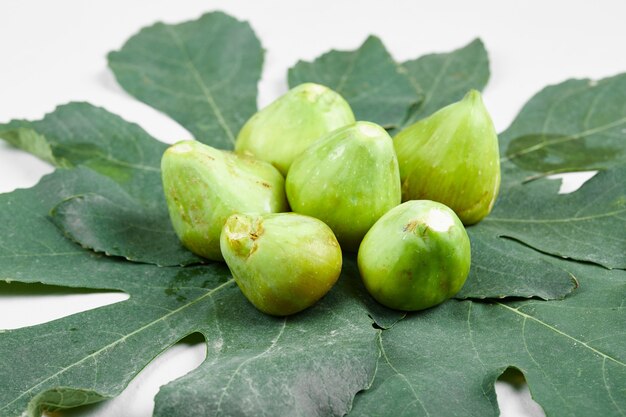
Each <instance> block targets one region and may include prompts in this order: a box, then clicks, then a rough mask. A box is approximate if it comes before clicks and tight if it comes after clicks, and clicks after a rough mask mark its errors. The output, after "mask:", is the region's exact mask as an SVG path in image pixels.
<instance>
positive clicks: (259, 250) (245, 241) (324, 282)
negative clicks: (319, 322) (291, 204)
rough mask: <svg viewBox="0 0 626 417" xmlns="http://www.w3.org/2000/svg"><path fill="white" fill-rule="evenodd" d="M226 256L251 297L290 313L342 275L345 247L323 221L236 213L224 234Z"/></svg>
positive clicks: (270, 310) (266, 308)
mask: <svg viewBox="0 0 626 417" xmlns="http://www.w3.org/2000/svg"><path fill="white" fill-rule="evenodd" d="M220 243H221V248H222V254H223V255H224V259H225V260H226V264H227V265H228V267H229V268H230V271H231V272H232V274H233V277H234V278H235V282H237V285H238V286H239V288H240V289H241V291H242V292H243V294H244V295H245V296H246V298H247V299H248V300H249V301H250V302H251V303H252V304H253V305H254V306H255V307H256V308H258V309H259V310H261V311H262V312H264V313H267V314H271V315H274V316H286V315H289V314H294V313H297V312H299V311H302V310H304V309H305V308H308V307H310V306H312V305H313V304H315V303H316V302H317V301H318V300H319V299H320V298H322V297H323V296H324V295H325V294H326V293H327V292H328V291H329V290H330V289H331V287H332V286H333V285H334V284H335V282H336V281H337V279H338V278H339V274H340V273H341V264H342V257H341V249H340V247H339V243H338V242H337V239H336V238H335V235H334V234H333V232H332V231H331V230H330V228H329V227H328V226H326V225H325V224H324V223H323V222H321V221H319V220H317V219H314V218H312V217H308V216H302V215H299V214H295V213H279V214H233V215H232V216H230V217H229V218H228V220H226V223H225V224H224V228H223V230H222V235H221V238H220Z"/></svg>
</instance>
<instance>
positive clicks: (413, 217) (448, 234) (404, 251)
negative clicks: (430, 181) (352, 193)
mask: <svg viewBox="0 0 626 417" xmlns="http://www.w3.org/2000/svg"><path fill="white" fill-rule="evenodd" d="M470 257H471V254H470V240H469V237H468V236H467V232H466V231H465V228H464V227H463V224H462V223H461V221H460V220H459V218H458V217H457V215H456V214H455V213H454V211H452V210H451V209H450V208H448V207H446V206H444V205H443V204H441V203H437V202H435V201H429V200H413V201H407V202H406V203H403V204H400V205H399V206H397V207H396V208H394V209H392V210H390V211H389V212H387V214H385V215H384V216H383V217H381V218H380V220H378V222H376V224H375V225H374V226H373V227H372V229H371V230H370V231H369V232H367V235H365V238H364V239H363V242H362V243H361V247H360V248H359V254H358V265H359V271H360V273H361V278H362V279H363V282H364V283H365V287H366V288H367V290H368V291H369V293H370V294H371V295H372V296H373V297H374V298H375V299H376V300H377V301H378V302H380V303H381V304H384V305H386V306H387V307H390V308H395V309H397V310H405V311H416V310H423V309H425V308H429V307H433V306H435V305H437V304H440V303H442V302H443V301H445V300H447V299H448V298H450V297H452V296H454V295H455V294H456V293H457V292H459V290H460V289H461V287H462V286H463V284H464V283H465V280H466V278H467V275H468V274H469V270H470Z"/></svg>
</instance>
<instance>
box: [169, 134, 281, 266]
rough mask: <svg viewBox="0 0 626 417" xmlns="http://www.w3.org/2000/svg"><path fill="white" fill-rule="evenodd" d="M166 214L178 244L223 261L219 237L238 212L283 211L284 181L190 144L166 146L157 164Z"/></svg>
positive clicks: (250, 163)
mask: <svg viewBox="0 0 626 417" xmlns="http://www.w3.org/2000/svg"><path fill="white" fill-rule="evenodd" d="M161 174H162V180H163V190H164V193H165V199H166V201H167V208H168V211H169V214H170V219H171V221H172V225H173V226H174V230H175V231H176V234H177V235H178V238H179V239H180V241H181V242H182V244H183V245H184V246H185V247H186V248H187V249H189V250H190V251H192V252H193V253H195V254H197V255H200V256H203V257H205V258H208V259H211V260H214V261H221V260H223V258H222V254H221V252H220V233H221V231H222V226H223V225H224V222H225V221H226V219H227V218H228V217H229V216H230V215H231V214H233V213H236V212H240V211H248V212H259V213H273V212H281V211H286V210H287V199H286V197H285V192H284V184H285V181H284V179H283V176H282V175H281V174H280V172H278V171H277V170H276V168H274V167H273V166H272V165H270V164H268V163H266V162H263V161H257V160H255V159H253V158H251V157H245V156H240V155H236V154H235V153H232V152H227V151H221V150H218V149H215V148H212V147H210V146H207V145H204V144H202V143H200V142H196V141H194V140H187V141H182V142H178V143H176V144H174V145H172V146H170V147H169V148H168V149H167V150H166V151H165V153H164V154H163V157H162V159H161Z"/></svg>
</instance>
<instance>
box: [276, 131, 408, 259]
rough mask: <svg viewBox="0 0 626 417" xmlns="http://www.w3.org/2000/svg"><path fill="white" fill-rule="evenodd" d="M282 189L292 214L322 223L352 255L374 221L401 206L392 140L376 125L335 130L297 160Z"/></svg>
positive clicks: (396, 163)
mask: <svg viewBox="0 0 626 417" xmlns="http://www.w3.org/2000/svg"><path fill="white" fill-rule="evenodd" d="M286 188H287V199H288V200H289V204H290V205H291V209H292V210H293V211H295V212H296V213H302V214H306V215H309V216H313V217H316V218H318V219H320V220H322V221H323V222H324V223H326V224H327V225H328V226H330V228H331V229H332V230H333V232H335V235H336V236H337V239H338V240H339V243H341V247H342V248H343V249H344V250H350V251H356V250H357V249H358V247H359V243H360V242H361V239H363V236H365V233H367V231H368V230H369V229H370V227H372V225H373V224H374V223H375V222H376V220H378V219H379V218H380V216H382V215H383V214H385V213H386V212H387V211H388V210H390V209H392V208H393V207H395V206H397V205H398V204H400V197H401V193H400V174H399V172H398V161H397V159H396V154H395V152H394V150H393V142H392V140H391V138H390V137H389V135H388V134H387V132H386V131H385V129H383V128H382V127H380V126H378V125H376V124H374V123H369V122H356V123H355V124H352V125H350V126H346V127H343V128H340V129H337V130H335V131H334V132H331V133H329V134H328V135H327V136H325V137H324V138H322V139H320V140H318V141H317V142H315V143H314V144H313V145H311V147H309V148H308V149H307V150H306V151H305V152H304V153H303V154H302V155H300V156H299V157H298V158H296V160H295V161H294V163H293V165H292V166H291V169H290V170H289V174H288V175H287V180H286Z"/></svg>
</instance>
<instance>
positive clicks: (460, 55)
mask: <svg viewBox="0 0 626 417" xmlns="http://www.w3.org/2000/svg"><path fill="white" fill-rule="evenodd" d="M402 67H403V68H405V69H406V71H407V74H408V75H409V77H410V78H411V80H412V82H413V85H414V86H415V87H416V88H417V90H418V91H420V92H421V93H422V96H423V99H422V101H421V102H420V103H419V104H417V105H416V106H415V107H414V108H413V109H412V111H411V113H410V114H409V117H408V119H407V120H406V121H405V123H404V126H408V125H410V124H411V123H413V122H415V121H417V120H419V119H423V118H424V117H428V116H430V115H431V114H432V113H434V112H435V111H437V110H439V109H440V108H442V107H444V106H447V105H448V104H451V103H454V102H455V101H458V100H460V99H462V98H463V96H464V95H465V94H466V93H467V92H468V91H469V90H471V89H475V90H482V89H483V88H485V85H487V81H488V80H489V56H488V55H487V51H486V50H485V45H484V44H483V42H482V41H481V40H480V39H475V40H473V41H472V42H470V43H469V44H467V45H466V46H464V47H462V48H459V49H456V50H454V51H452V52H448V53H439V54H430V55H424V56H422V57H420V58H417V59H414V60H412V61H407V62H404V63H402Z"/></svg>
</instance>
